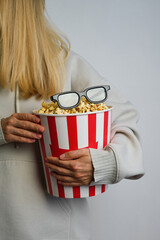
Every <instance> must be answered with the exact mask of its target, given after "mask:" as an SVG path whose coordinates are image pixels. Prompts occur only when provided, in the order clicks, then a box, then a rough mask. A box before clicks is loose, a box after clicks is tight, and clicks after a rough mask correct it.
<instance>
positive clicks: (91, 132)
mask: <svg viewBox="0 0 160 240" xmlns="http://www.w3.org/2000/svg"><path fill="white" fill-rule="evenodd" d="M88 147H90V148H97V147H98V142H96V114H95V113H94V114H88Z"/></svg>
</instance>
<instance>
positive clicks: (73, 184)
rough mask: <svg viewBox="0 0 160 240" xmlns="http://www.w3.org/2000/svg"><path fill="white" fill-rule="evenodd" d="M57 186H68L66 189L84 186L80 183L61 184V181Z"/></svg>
mask: <svg viewBox="0 0 160 240" xmlns="http://www.w3.org/2000/svg"><path fill="white" fill-rule="evenodd" d="M58 184H61V185H63V186H68V187H79V186H82V185H83V186H84V184H82V183H80V182H70V183H69V182H63V181H58Z"/></svg>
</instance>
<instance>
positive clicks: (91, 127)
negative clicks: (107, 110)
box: [88, 114, 98, 197]
mask: <svg viewBox="0 0 160 240" xmlns="http://www.w3.org/2000/svg"><path fill="white" fill-rule="evenodd" d="M88 146H89V148H97V147H98V142H96V114H89V115H88ZM91 196H95V186H90V187H89V197H91Z"/></svg>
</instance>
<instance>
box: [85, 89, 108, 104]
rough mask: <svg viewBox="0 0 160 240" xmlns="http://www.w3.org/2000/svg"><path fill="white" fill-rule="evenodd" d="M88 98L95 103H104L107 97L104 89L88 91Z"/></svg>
mask: <svg viewBox="0 0 160 240" xmlns="http://www.w3.org/2000/svg"><path fill="white" fill-rule="evenodd" d="M87 97H88V98H89V99H90V100H91V101H93V102H99V101H103V100H104V99H105V97H106V92H105V90H104V88H102V87H99V88H94V89H90V90H88V91H87Z"/></svg>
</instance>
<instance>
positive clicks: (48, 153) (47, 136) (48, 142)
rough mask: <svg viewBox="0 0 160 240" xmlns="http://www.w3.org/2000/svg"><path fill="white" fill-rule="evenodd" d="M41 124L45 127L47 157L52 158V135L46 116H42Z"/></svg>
mask: <svg viewBox="0 0 160 240" xmlns="http://www.w3.org/2000/svg"><path fill="white" fill-rule="evenodd" d="M41 123H42V125H44V126H45V131H44V132H43V139H44V145H45V150H46V156H51V155H52V153H51V148H50V144H51V139H50V133H49V127H48V120H47V117H46V116H41Z"/></svg>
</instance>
